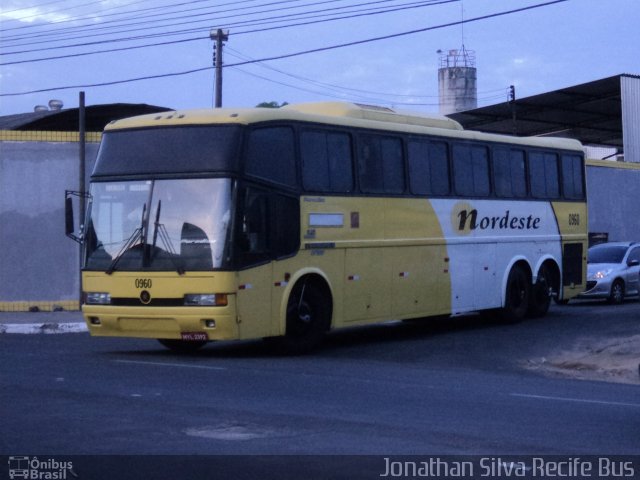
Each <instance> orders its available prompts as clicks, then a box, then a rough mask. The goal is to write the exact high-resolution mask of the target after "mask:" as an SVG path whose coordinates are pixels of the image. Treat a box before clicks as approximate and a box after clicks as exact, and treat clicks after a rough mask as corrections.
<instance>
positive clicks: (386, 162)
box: [358, 135, 404, 193]
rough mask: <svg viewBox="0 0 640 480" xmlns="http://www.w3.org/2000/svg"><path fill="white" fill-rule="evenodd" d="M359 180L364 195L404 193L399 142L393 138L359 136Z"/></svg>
mask: <svg viewBox="0 0 640 480" xmlns="http://www.w3.org/2000/svg"><path fill="white" fill-rule="evenodd" d="M358 176H359V179H360V188H361V189H362V191H363V192H365V193H403V192H404V159H403V155H402V141H401V140H400V139H399V138H395V137H384V136H381V135H362V136H361V137H360V141H359V148H358Z"/></svg>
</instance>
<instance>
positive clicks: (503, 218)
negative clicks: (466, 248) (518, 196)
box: [451, 202, 541, 235]
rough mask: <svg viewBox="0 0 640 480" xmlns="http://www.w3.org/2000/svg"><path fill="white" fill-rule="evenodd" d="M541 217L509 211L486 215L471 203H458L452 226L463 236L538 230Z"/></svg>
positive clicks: (452, 213)
mask: <svg viewBox="0 0 640 480" xmlns="http://www.w3.org/2000/svg"><path fill="white" fill-rule="evenodd" d="M540 222H541V219H540V217H536V216H535V215H533V214H530V215H514V214H513V213H512V212H511V211H510V210H509V209H506V210H505V211H504V212H500V213H499V214H497V215H496V214H493V213H491V214H489V215H484V214H483V213H482V212H478V209H477V208H473V206H472V205H471V204H470V203H467V202H458V203H456V204H455V206H454V207H453V210H452V211H451V224H452V226H453V230H454V232H457V233H459V234H461V235H468V234H469V233H471V232H473V231H476V230H480V231H487V230H488V231H501V230H502V231H505V230H507V231H509V230H538V229H539V228H540Z"/></svg>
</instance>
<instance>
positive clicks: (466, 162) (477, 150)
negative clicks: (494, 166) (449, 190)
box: [453, 144, 491, 197]
mask: <svg viewBox="0 0 640 480" xmlns="http://www.w3.org/2000/svg"><path fill="white" fill-rule="evenodd" d="M453 181H454V185H455V189H456V193H457V194H459V195H464V196H469V197H488V196H489V193H490V191H491V189H490V185H489V157H488V154H487V149H486V148H485V147H480V146H472V145H462V144H457V145H454V146H453Z"/></svg>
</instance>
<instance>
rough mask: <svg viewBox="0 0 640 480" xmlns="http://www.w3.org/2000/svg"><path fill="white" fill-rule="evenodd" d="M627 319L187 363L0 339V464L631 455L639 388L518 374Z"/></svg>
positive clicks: (55, 342)
mask: <svg viewBox="0 0 640 480" xmlns="http://www.w3.org/2000/svg"><path fill="white" fill-rule="evenodd" d="M639 313H640V303H639V302H637V301H632V302H627V303H625V304H624V305H622V306H618V307H612V306H606V305H603V304H601V303H587V302H579V303H575V304H569V305H568V306H565V307H556V306H554V307H552V310H551V312H550V314H549V315H548V316H547V317H545V318H543V319H536V320H528V321H526V322H523V323H521V324H518V325H499V324H491V323H486V322H483V321H482V319H481V318H480V317H477V316H468V317H459V318H455V319H448V320H446V321H437V322H429V323H425V324H401V323H398V322H396V323H389V324H385V325H380V326H375V327H367V328H358V329H350V330H347V331H342V332H338V333H335V334H332V335H331V336H330V337H329V338H328V339H327V342H326V344H325V346H324V348H323V349H321V350H319V351H318V352H316V353H314V354H312V355H308V356H303V357H287V356H279V355H277V354H275V353H274V352H272V351H271V350H269V348H268V346H266V345H265V344H264V343H263V342H238V343H223V344H215V345H213V344H212V345H210V346H207V347H206V348H204V349H203V350H202V351H200V352H198V353H197V354H194V355H188V356H184V355H177V354H174V353H171V352H169V351H167V350H165V349H164V348H163V347H161V346H160V345H159V344H158V343H156V342H155V341H152V340H138V339H104V338H91V337H89V335H88V334H86V333H74V334H60V335H44V334H39V335H10V334H5V335H0V372H1V375H0V406H1V408H0V424H1V425H2V431H3V434H2V435H1V436H0V453H2V454H3V455H29V454H38V455H41V456H42V455H104V454H108V455H132V454H133V455H166V454H171V455H381V456H390V455H425V454H428V455H449V454H451V455H542V454H550V455H612V454H617V455H632V454H637V453H638V452H640V387H639V386H637V385H625V384H615V383H607V382H595V381H579V380H572V379H566V378H560V377H554V376H545V375H542V374H540V373H537V372H531V371H528V370H525V369H523V368H522V366H521V365H522V363H523V362H526V361H527V360H528V359H532V358H538V357H540V356H544V355H546V354H547V353H548V352H549V351H550V350H551V349H553V348H556V347H558V346H561V345H570V344H571V343H572V342H575V340H576V338H578V337H579V336H582V335H585V334H590V335H594V336H602V337H607V336H620V335H632V334H638V333H640V323H639V317H640V315H639ZM268 458H271V457H267V460H265V462H267V464H268V463H269V462H270V461H271V460H268ZM290 458H294V457H290ZM295 458H298V457H295ZM342 458H346V457H342ZM375 461H376V462H377V464H378V463H379V461H380V460H379V459H376V460H375ZM377 464H376V465H377ZM307 466H308V464H306V463H305V464H304V465H303V466H301V467H300V468H301V469H302V471H303V472H304V471H306V470H305V469H306V468H307ZM336 468H338V467H336ZM340 468H342V467H340ZM345 468H346V467H345ZM376 468H381V467H379V465H378V466H376ZM307 473H308V471H307ZM380 473H382V472H380ZM175 478H181V477H179V476H178V477H175ZM217 478H222V477H217ZM238 478H239V477H238ZM247 478H249V477H247ZM299 478H304V477H299ZM323 478H324V477H323ZM327 478H328V477H327ZM335 478H339V477H338V476H336V477H335ZM371 478H373V477H371Z"/></svg>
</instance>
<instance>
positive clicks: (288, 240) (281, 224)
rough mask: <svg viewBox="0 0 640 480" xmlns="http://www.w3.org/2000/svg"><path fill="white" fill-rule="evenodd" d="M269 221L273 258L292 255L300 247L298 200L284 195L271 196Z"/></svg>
mask: <svg viewBox="0 0 640 480" xmlns="http://www.w3.org/2000/svg"><path fill="white" fill-rule="evenodd" d="M271 218H273V219H274V221H273V222H271V223H270V225H269V227H270V228H271V234H270V235H269V238H271V239H272V243H273V245H272V252H273V256H274V258H276V259H278V258H283V257H288V256H290V255H293V254H294V253H296V252H297V251H298V249H299V248H300V201H299V200H298V199H297V198H294V197H289V196H286V195H279V194H274V195H273V196H272V197H271Z"/></svg>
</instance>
